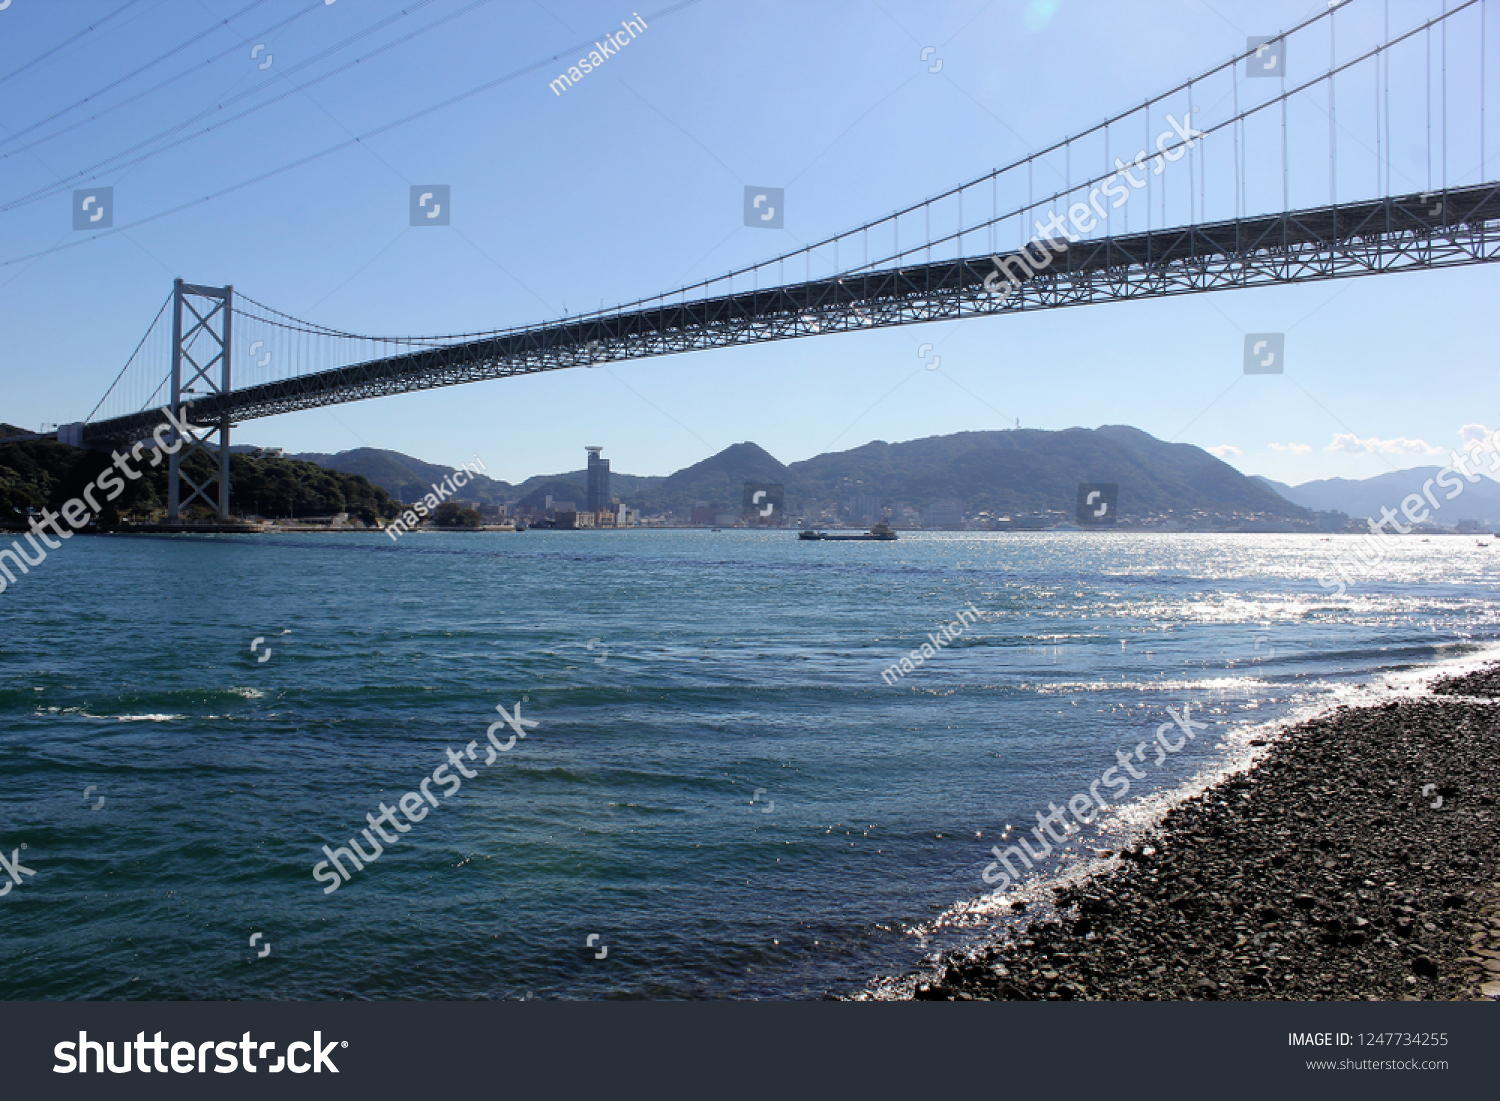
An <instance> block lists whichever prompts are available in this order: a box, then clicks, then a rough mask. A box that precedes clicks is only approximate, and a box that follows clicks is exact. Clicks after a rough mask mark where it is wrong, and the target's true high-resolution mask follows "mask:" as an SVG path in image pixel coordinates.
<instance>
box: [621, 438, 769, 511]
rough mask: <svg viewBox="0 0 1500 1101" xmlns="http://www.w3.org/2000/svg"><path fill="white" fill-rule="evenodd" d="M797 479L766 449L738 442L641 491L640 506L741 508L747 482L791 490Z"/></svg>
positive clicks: (661, 508) (650, 508)
mask: <svg viewBox="0 0 1500 1101" xmlns="http://www.w3.org/2000/svg"><path fill="white" fill-rule="evenodd" d="M793 481H794V479H793V478H792V476H791V474H790V471H789V468H787V467H785V466H783V465H782V464H781V463H780V462H778V461H777V460H776V459H775V458H774V457H773V456H772V455H771V453H770V452H769V451H767V450H766V449H765V448H763V447H761V446H759V445H758V444H753V443H737V444H732V445H730V446H729V447H726V448H725V449H724V450H723V451H720V452H719V453H718V454H717V455H713V456H710V457H709V458H707V459H704V460H703V461H702V462H701V463H694V464H693V465H692V466H690V467H686V468H684V469H682V470H679V471H678V472H677V473H676V474H673V475H671V476H670V477H667V478H662V479H660V480H659V481H658V483H657V484H656V485H655V486H653V487H651V488H650V489H648V490H647V491H645V492H643V493H642V494H641V498H640V500H641V506H640V507H641V508H642V510H643V511H645V512H647V513H648V514H649V513H651V512H666V511H669V510H672V509H682V508H692V507H693V506H694V505H695V504H697V503H698V502H700V501H702V502H704V503H706V504H709V505H718V506H722V507H724V508H728V509H732V510H735V511H738V510H739V507H740V502H741V499H742V498H743V496H744V490H745V483H746V482H779V483H781V484H783V485H786V486H788V489H789V490H790V486H791V484H792V482H793ZM632 503H634V502H632Z"/></svg>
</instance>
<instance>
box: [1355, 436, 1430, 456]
mask: <svg viewBox="0 0 1500 1101" xmlns="http://www.w3.org/2000/svg"><path fill="white" fill-rule="evenodd" d="M1327 450H1329V451H1342V452H1344V453H1345V454H1347V455H1364V454H1374V453H1376V452H1383V453H1385V454H1387V455H1440V454H1442V451H1443V449H1442V448H1441V447H1433V446H1432V444H1430V443H1428V442H1427V441H1426V440H1409V439H1407V438H1406V437H1405V436H1397V437H1396V438H1395V439H1394V440H1382V439H1378V438H1376V437H1375V436H1371V437H1369V438H1368V439H1363V440H1362V439H1360V438H1359V437H1358V436H1356V435H1355V434H1354V433H1353V432H1340V433H1338V434H1337V435H1335V436H1334V437H1333V442H1332V443H1331V444H1329V445H1328V448H1327Z"/></svg>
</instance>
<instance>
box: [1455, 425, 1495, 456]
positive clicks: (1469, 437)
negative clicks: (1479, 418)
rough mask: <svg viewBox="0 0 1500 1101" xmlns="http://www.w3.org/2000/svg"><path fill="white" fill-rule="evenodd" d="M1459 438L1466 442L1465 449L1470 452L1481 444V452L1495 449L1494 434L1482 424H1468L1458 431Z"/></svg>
mask: <svg viewBox="0 0 1500 1101" xmlns="http://www.w3.org/2000/svg"><path fill="white" fill-rule="evenodd" d="M1458 438H1459V439H1461V440H1463V441H1464V449H1465V450H1468V449H1469V448H1471V447H1473V446H1474V445H1475V444H1479V445H1481V446H1480V448H1479V449H1480V450H1481V451H1488V450H1492V449H1494V448H1495V446H1496V445H1495V439H1494V433H1493V432H1491V431H1490V430H1489V429H1488V428H1486V427H1485V426H1484V425H1482V424H1466V425H1464V426H1463V427H1462V428H1460V429H1459V430H1458Z"/></svg>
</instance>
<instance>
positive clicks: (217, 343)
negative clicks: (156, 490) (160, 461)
mask: <svg viewBox="0 0 1500 1101" xmlns="http://www.w3.org/2000/svg"><path fill="white" fill-rule="evenodd" d="M233 318H234V288H233V287H199V286H195V285H193V284H192V283H184V282H183V281H182V280H181V279H179V280H177V281H176V283H175V284H174V287H173V293H172V405H171V409H172V416H173V418H174V419H175V420H176V422H177V423H176V424H174V425H173V426H172V442H173V443H177V442H179V441H181V442H183V443H184V445H185V446H182V447H179V448H178V449H177V450H176V451H175V453H174V454H173V455H172V456H171V459H170V461H169V463H168V471H167V519H168V521H177V520H180V519H181V518H182V510H183V509H185V508H187V507H188V506H189V505H191V504H192V503H193V502H194V501H195V500H197V499H198V498H200V497H201V498H202V499H203V502H204V504H206V505H208V506H209V507H210V508H213V509H215V510H216V511H217V513H218V518H219V519H220V520H227V519H229V411H228V408H227V405H228V403H227V401H224V400H220V401H213V402H210V408H212V407H213V406H221V407H222V411H221V412H219V413H218V414H217V417H216V420H215V422H214V423H212V424H209V425H196V424H193V423H192V420H191V418H192V406H193V404H194V403H195V402H202V401H205V400H207V399H211V398H221V399H222V398H227V396H228V394H229V390H230V376H229V366H230V345H231V341H232V340H233V332H232V330H233ZM184 366H186V367H187V369H188V370H187V372H186V374H185V373H184V370H183V368H184ZM215 366H217V367H218V371H217V372H214V367H215ZM215 373H217V375H218V379H217V380H215V378H214V377H213V376H214V374H215ZM184 398H186V400H184ZM178 425H181V426H182V427H181V429H179V427H178ZM198 450H203V451H208V452H212V451H215V450H217V452H218V456H217V458H216V460H215V466H214V472H213V473H212V474H211V475H210V476H209V477H208V478H206V479H204V481H203V483H202V484H201V485H200V484H198V483H197V482H194V481H193V479H192V478H191V477H189V476H188V475H186V474H184V473H183V472H182V464H183V461H184V460H185V459H186V458H187V457H188V456H189V455H191V454H192V453H193V452H195V451H198ZM184 482H186V483H187V486H188V489H189V490H190V491H191V492H189V493H188V495H187V496H186V497H183V495H182V484H183V483H184ZM215 483H217V485H218V494H217V495H216V496H217V499H215V496H211V495H210V491H211V490H212V488H213V487H214V485H215Z"/></svg>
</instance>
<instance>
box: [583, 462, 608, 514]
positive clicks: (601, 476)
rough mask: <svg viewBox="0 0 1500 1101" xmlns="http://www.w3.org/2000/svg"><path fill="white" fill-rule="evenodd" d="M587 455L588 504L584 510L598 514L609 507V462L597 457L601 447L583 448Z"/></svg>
mask: <svg viewBox="0 0 1500 1101" xmlns="http://www.w3.org/2000/svg"><path fill="white" fill-rule="evenodd" d="M585 450H586V451H587V452H588V453H589V488H588V503H587V505H586V508H587V509H588V511H589V512H598V511H599V510H600V509H603V508H608V507H609V460H608V459H603V458H600V457H599V452H601V451H603V450H604V448H602V447H589V448H585Z"/></svg>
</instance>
